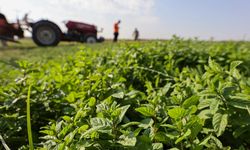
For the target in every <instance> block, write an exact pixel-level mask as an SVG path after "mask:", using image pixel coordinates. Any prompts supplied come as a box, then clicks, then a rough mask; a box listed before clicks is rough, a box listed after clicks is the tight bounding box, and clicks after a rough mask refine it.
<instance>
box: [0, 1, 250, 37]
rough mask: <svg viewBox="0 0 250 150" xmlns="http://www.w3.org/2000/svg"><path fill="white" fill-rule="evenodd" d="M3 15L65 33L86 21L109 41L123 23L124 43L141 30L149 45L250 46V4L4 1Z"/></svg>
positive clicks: (244, 2) (9, 18) (10, 19)
mask: <svg viewBox="0 0 250 150" xmlns="http://www.w3.org/2000/svg"><path fill="white" fill-rule="evenodd" d="M0 12H2V13H4V14H5V15H6V17H7V19H8V20H9V21H11V22H14V21H15V20H16V18H17V17H19V18H22V16H23V15H24V14H25V13H29V17H30V19H32V20H33V21H34V22H35V21H38V20H40V19H49V20H51V21H53V22H55V23H57V24H58V25H59V26H60V28H62V30H64V31H66V28H65V25H64V24H63V21H67V20H75V21H82V22H85V23H90V24H94V25H96V26H98V27H99V29H100V28H103V29H104V30H103V32H102V33H100V34H99V35H100V36H104V37H105V38H112V36H113V24H114V22H116V21H117V20H121V21H122V22H121V24H120V38H132V33H133V31H134V29H135V28H138V30H139V32H140V37H141V38H144V39H169V38H171V37H172V35H177V36H180V37H184V38H194V37H198V38H199V39H210V38H212V37H213V38H214V39H215V40H250V0H0Z"/></svg>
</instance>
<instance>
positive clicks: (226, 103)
mask: <svg viewBox="0 0 250 150" xmlns="http://www.w3.org/2000/svg"><path fill="white" fill-rule="evenodd" d="M249 49H250V47H249V43H243V42H209V41H198V40H191V39H189V40H183V39H180V38H178V37H173V39H171V40H168V41H162V42H157V41H155V42H135V43H126V42H124V43H120V44H119V45H116V46H115V47H113V48H107V49H105V48H103V49H102V50H94V49H87V48H85V49H83V50H81V51H79V52H77V53H76V54H74V57H69V58H67V59H66V61H62V62H57V61H48V62H45V63H44V62H33V63H31V62H29V61H21V62H19V63H18V68H17V69H16V70H15V71H13V72H15V73H14V75H15V77H14V78H15V80H7V79H6V80H4V79H2V78H1V79H0V80H2V81H4V82H3V83H4V84H3V85H1V88H0V104H1V106H0V115H1V118H0V132H1V135H2V136H3V138H4V139H5V140H6V141H7V144H8V145H9V146H10V147H13V149H15V148H18V147H21V146H22V147H21V148H23V149H25V148H27V144H28V140H27V139H28V135H27V131H26V126H27V125H26V122H25V119H26V118H25V116H26V114H29V112H28V111H26V109H25V104H26V103H25V100H26V99H30V109H31V110H30V115H31V116H30V117H31V119H30V121H31V124H32V134H33V135H32V136H33V140H34V141H33V142H34V146H35V148H37V149H62V150H67V149H86V150H92V149H94V150H98V149H111V150H112V149H124V150H133V149H134V150H137V149H145V150H163V149H180V150H184V149H195V150H201V149H230V148H231V149H244V148H248V147H250V136H249V135H250V70H249V66H250V60H249V57H250V50H249ZM2 76H3V77H5V78H7V77H8V75H6V74H5V75H1V77H2ZM31 84H32V89H29V85H31ZM28 91H29V95H28V96H27V93H28ZM17 140H18V141H19V143H18V146H17V145H15V144H16V141H17ZM0 148H1V147H0ZM21 148H20V149H21Z"/></svg>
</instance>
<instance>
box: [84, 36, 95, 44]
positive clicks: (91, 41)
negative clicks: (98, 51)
mask: <svg viewBox="0 0 250 150" xmlns="http://www.w3.org/2000/svg"><path fill="white" fill-rule="evenodd" d="M85 41H86V43H89V44H93V43H96V42H97V39H96V37H95V36H93V35H89V36H87V37H86V40H85Z"/></svg>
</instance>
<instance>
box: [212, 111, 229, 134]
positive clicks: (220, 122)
mask: <svg viewBox="0 0 250 150" xmlns="http://www.w3.org/2000/svg"><path fill="white" fill-rule="evenodd" d="M227 119H228V114H221V113H219V112H217V113H215V114H214V116H213V127H214V130H215V132H216V135H217V136H221V135H222V134H223V132H224V131H225V129H226V126H227V123H228V121H227Z"/></svg>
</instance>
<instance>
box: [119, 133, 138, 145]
mask: <svg viewBox="0 0 250 150" xmlns="http://www.w3.org/2000/svg"><path fill="white" fill-rule="evenodd" d="M118 143H120V144H121V145H123V146H131V147H134V146H135V144H136V137H130V136H125V135H121V136H120V137H119V140H118Z"/></svg>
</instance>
